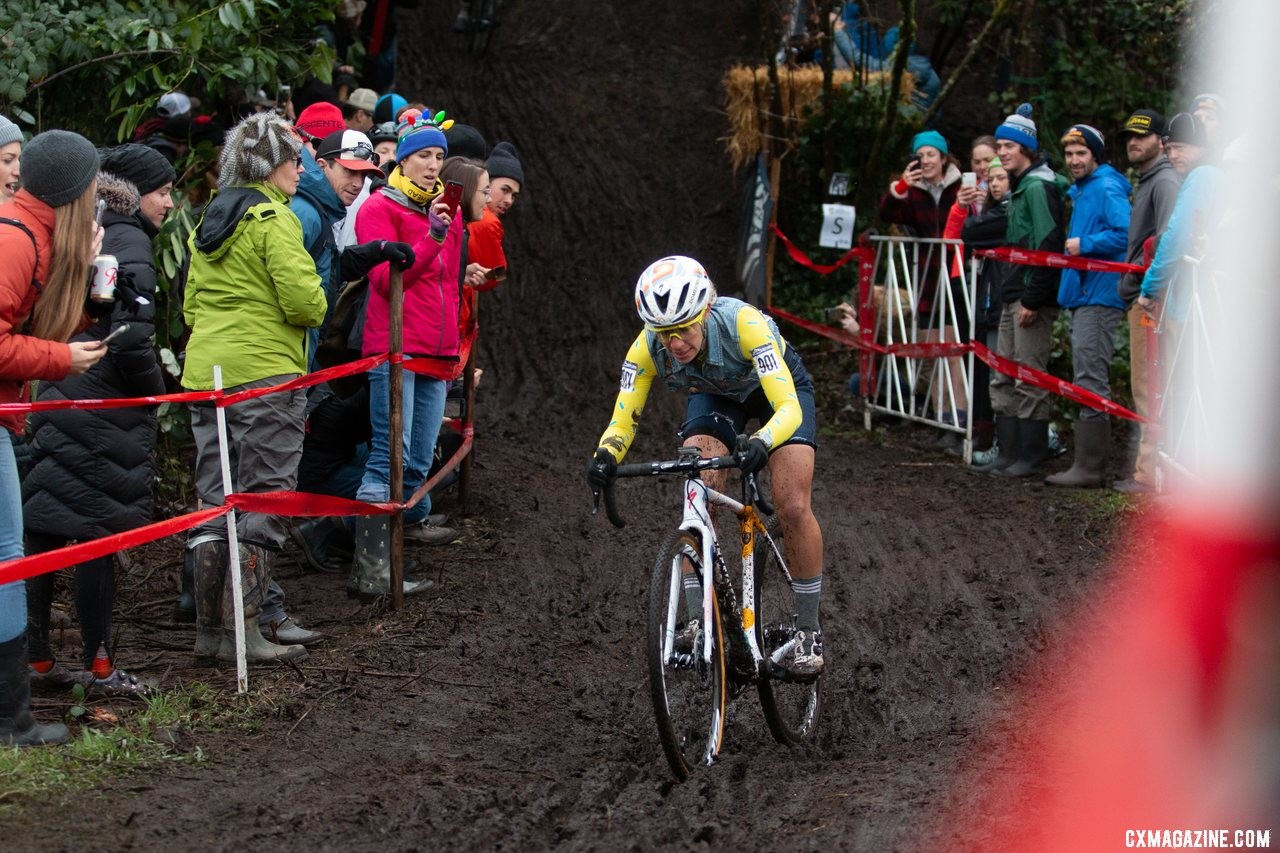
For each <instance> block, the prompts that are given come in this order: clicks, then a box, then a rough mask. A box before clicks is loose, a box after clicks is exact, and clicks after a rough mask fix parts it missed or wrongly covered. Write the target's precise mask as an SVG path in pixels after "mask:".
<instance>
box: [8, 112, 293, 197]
mask: <svg viewBox="0 0 1280 853" xmlns="http://www.w3.org/2000/svg"><path fill="white" fill-rule="evenodd" d="M301 150H302V140H301V139H299V138H298V136H297V134H296V133H295V132H294V130H293V126H292V125H290V124H289V123H288V122H287V121H285V120H284V119H283V118H281V117H280V116H278V115H276V114H275V113H254V114H253V115H251V116H249V117H248V118H246V119H245V120H244V121H242V122H240V123H239V124H237V125H236V126H235V127H233V128H231V131H230V132H229V133H228V134H227V138H226V141H225V142H223V144H222V158H221V160H220V161H219V164H218V165H219V171H218V186H219V187H220V188H223V189H225V188H226V187H234V186H239V185H242V184H248V183H260V182H262V181H265V180H266V179H267V178H268V177H270V176H271V173H272V172H274V171H275V170H276V169H278V168H279V167H280V166H282V165H284V164H285V163H289V162H292V161H294V160H296V159H297V157H298V152H299V151H301ZM23 169H24V171H25V169H26V162H25V161H24V162H23Z"/></svg>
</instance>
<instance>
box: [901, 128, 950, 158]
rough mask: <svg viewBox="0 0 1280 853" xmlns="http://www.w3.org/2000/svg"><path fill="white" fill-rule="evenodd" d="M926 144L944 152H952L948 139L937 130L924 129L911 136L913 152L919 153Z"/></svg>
mask: <svg viewBox="0 0 1280 853" xmlns="http://www.w3.org/2000/svg"><path fill="white" fill-rule="evenodd" d="M926 145H929V146H932V147H933V148H937V149H938V150H939V151H941V152H942V153H943V154H949V153H951V152H949V151H948V150H947V140H945V139H943V137H942V134H941V133H938V131H936V130H922V131H920V132H919V133H917V134H916V135H915V136H913V137H912V138H911V153H912V154H916V153H918V152H919V151H920V149H921V148H923V147H924V146H926Z"/></svg>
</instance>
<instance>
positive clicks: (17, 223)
mask: <svg viewBox="0 0 1280 853" xmlns="http://www.w3.org/2000/svg"><path fill="white" fill-rule="evenodd" d="M0 224H3V225H12V226H13V227H15V228H21V229H22V230H23V231H24V232H26V235H27V236H28V237H30V238H31V248H32V250H33V251H34V252H35V253H36V265H35V266H34V267H32V268H31V288H32V289H33V290H34V291H35V292H36V298H37V299H39V298H40V293H41V291H43V290H44V285H43V284H41V283H40V279H38V278H36V270H38V269H40V247H39V246H38V245H36V235H34V234H32V233H31V229H30V228H28V227H27V225H26V223H25V222H23V221H22V220H20V219H10V218H9V217H7V216H0ZM30 331H31V318H30V317H27V322H26V324H25V325H24V326H23V327H22V334H24V335H26V334H30Z"/></svg>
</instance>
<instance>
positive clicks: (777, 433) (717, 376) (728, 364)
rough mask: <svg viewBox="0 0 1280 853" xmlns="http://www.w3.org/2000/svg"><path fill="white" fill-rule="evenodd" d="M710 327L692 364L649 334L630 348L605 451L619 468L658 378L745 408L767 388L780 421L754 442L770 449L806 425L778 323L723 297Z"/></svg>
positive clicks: (603, 439)
mask: <svg viewBox="0 0 1280 853" xmlns="http://www.w3.org/2000/svg"><path fill="white" fill-rule="evenodd" d="M703 328H704V333H703V338H704V340H703V345H702V350H701V351H700V352H699V353H698V357H697V358H696V359H694V361H693V362H692V363H690V364H683V365H682V364H680V363H679V362H678V361H676V360H675V358H673V357H672V356H671V354H670V353H668V352H667V350H666V348H665V347H663V346H662V344H661V343H660V342H659V341H658V336H657V334H656V333H654V332H651V331H649V330H648V329H642V330H641V331H640V334H638V335H636V339H635V340H634V341H632V342H631V348H630V349H628V350H627V357H626V360H625V361H623V363H622V378H621V380H620V382H619V389H618V398H617V400H616V401H615V402H614V405H613V417H612V419H610V421H609V426H608V428H607V429H605V431H604V434H603V435H601V436H600V443H599V445H598V446H600V447H603V448H605V449H607V450H608V451H609V453H610V454H611V455H612V456H613V458H614V459H615V460H617V461H618V462H621V461H622V459H623V457H624V456H626V455H627V450H628V449H629V448H630V447H631V442H632V441H634V440H635V437H636V431H637V430H638V428H639V425H640V413H641V411H642V410H643V409H644V404H645V401H646V400H647V399H648V398H649V387H650V386H651V385H652V384H653V380H654V378H655V377H658V376H661V377H662V378H664V379H665V380H666V382H667V385H668V387H670V388H673V389H675V390H686V391H691V392H694V393H708V394H723V395H724V396H727V397H732V398H734V399H736V400H738V401H739V402H741V401H743V400H746V398H747V397H748V396H750V395H751V394H752V393H753V392H754V391H755V390H756V389H757V388H763V389H764V393H765V397H766V398H768V400H769V404H770V405H771V406H772V407H773V417H771V418H769V420H768V422H767V423H765V425H764V426H762V427H761V428H760V429H759V431H757V432H756V433H755V437H756V438H759V439H760V440H761V441H763V442H764V443H765V445H766V446H767V447H769V449H771V450H772V449H773V448H774V447H777V446H778V445H780V444H782V443H783V442H785V441H786V440H787V439H789V438H791V436H792V434H794V433H795V431H796V428H797V427H799V426H800V422H801V420H802V419H803V413H802V411H801V409H800V399H799V397H797V396H796V386H795V382H794V380H793V379H792V377H791V370H790V368H788V367H787V363H786V360H785V355H786V351H787V342H786V340H784V339H783V337H782V335H781V334H780V333H779V332H778V328H777V326H775V325H774V323H773V320H771V319H770V318H768V317H766V316H765V315H764V314H762V313H761V312H760V311H759V309H757V308H755V307H754V306H751V305H748V304H747V303H745V302H742V301H741V300H738V299H732V298H729V297H724V296H722V297H719V298H717V299H716V300H715V301H714V302H713V303H712V304H711V308H710V310H709V311H708V312H707V317H706V321H705V324H704V326H703ZM730 449H732V448H730Z"/></svg>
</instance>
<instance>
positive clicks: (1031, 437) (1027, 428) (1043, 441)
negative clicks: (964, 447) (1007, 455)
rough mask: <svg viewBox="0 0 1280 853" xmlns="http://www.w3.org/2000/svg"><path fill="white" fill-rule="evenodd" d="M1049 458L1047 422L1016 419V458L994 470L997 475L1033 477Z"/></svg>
mask: <svg viewBox="0 0 1280 853" xmlns="http://www.w3.org/2000/svg"><path fill="white" fill-rule="evenodd" d="M1048 458H1049V422H1048V421H1040V420H1019V421H1018V460H1017V461H1016V462H1014V463H1013V464H1012V465H1010V466H1009V467H1008V468H1002V469H1001V470H999V471H996V472H995V474H996V476H997V477H1033V476H1035V475H1036V474H1038V473H1039V472H1040V466H1041V465H1043V464H1044V461H1045V460H1046V459H1048Z"/></svg>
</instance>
